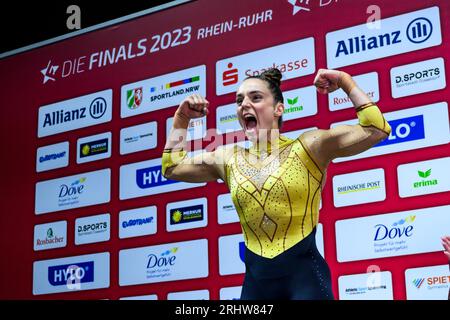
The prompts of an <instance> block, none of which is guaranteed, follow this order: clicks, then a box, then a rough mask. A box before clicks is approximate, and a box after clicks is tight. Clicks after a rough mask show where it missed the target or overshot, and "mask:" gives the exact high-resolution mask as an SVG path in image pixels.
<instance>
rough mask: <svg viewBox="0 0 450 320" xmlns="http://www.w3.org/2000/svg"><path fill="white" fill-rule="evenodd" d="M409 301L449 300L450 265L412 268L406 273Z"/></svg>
mask: <svg viewBox="0 0 450 320" xmlns="http://www.w3.org/2000/svg"><path fill="white" fill-rule="evenodd" d="M405 282H406V283H405V285H406V297H407V299H408V300H447V299H448V292H449V287H450V272H449V270H448V265H447V264H446V265H440V266H432V267H424V268H412V269H406V271H405Z"/></svg>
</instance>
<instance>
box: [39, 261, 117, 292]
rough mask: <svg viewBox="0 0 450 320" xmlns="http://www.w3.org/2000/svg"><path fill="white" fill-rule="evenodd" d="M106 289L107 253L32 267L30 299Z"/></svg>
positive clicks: (107, 285) (48, 262)
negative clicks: (31, 296)
mask: <svg viewBox="0 0 450 320" xmlns="http://www.w3.org/2000/svg"><path fill="white" fill-rule="evenodd" d="M108 287H109V252H102V253H96V254H88V255H83V256H76V257H67V258H59V259H52V260H42V261H35V262H34V263H33V295H40V294H49V293H58V292H73V291H81V290H92V289H101V288H108Z"/></svg>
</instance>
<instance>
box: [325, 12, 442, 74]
mask: <svg viewBox="0 0 450 320" xmlns="http://www.w3.org/2000/svg"><path fill="white" fill-rule="evenodd" d="M380 23H381V24H382V25H383V27H382V28H372V29H369V28H368V27H367V23H364V24H360V25H357V26H354V27H350V28H346V29H341V30H337V31H333V32H329V33H327V35H326V46H327V64H328V68H331V69H335V68H339V67H343V66H348V65H352V64H355V63H360V62H364V61H371V60H375V59H379V58H384V57H389V56H393V55H397V54H401V53H405V52H411V51H416V50H420V49H424V48H429V47H433V46H437V45H440V44H441V43H442V37H441V22H440V17H439V7H437V6H436V7H431V8H427V9H423V10H418V11H414V12H409V13H406V14H401V15H398V16H394V17H391V18H386V19H382V20H380Z"/></svg>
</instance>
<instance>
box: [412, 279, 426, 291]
mask: <svg viewBox="0 0 450 320" xmlns="http://www.w3.org/2000/svg"><path fill="white" fill-rule="evenodd" d="M424 281H425V278H420V279H414V280H413V285H414V286H415V287H416V288H417V289H420V287H421V286H422V284H423V282H424Z"/></svg>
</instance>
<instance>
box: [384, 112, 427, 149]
mask: <svg viewBox="0 0 450 320" xmlns="http://www.w3.org/2000/svg"><path fill="white" fill-rule="evenodd" d="M389 125H390V126H391V128H392V132H391V134H390V135H389V138H388V139H386V140H383V141H382V142H380V143H378V144H377V145H375V147H380V146H385V145H390V144H395V143H401V142H407V141H414V140H420V139H424V138H425V127H424V123H423V115H418V116H413V117H408V118H403V119H397V120H392V121H389Z"/></svg>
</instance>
